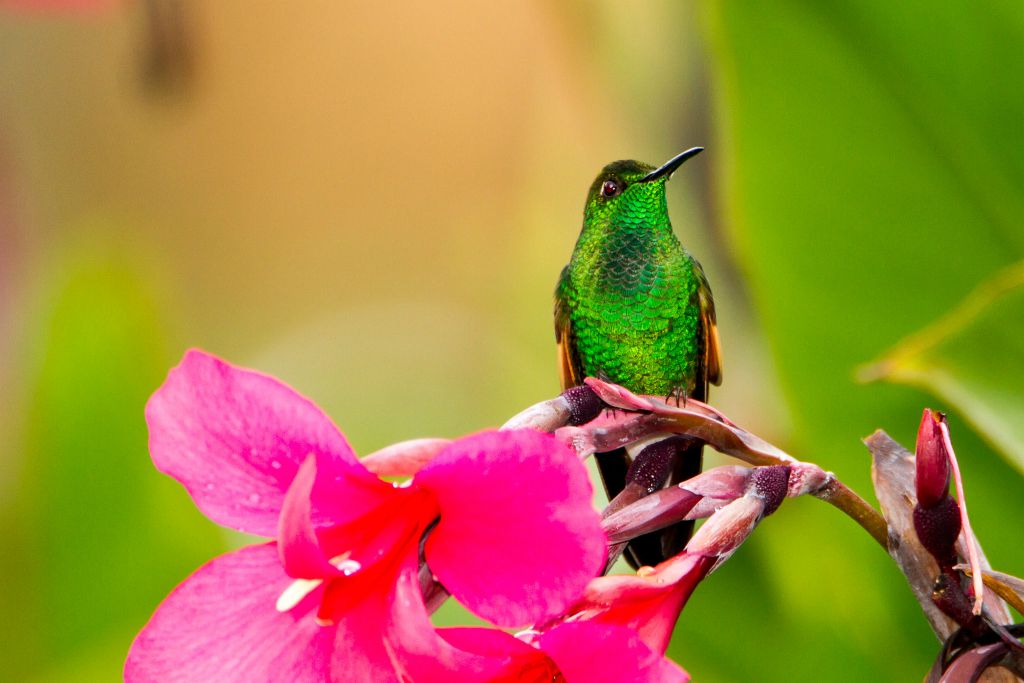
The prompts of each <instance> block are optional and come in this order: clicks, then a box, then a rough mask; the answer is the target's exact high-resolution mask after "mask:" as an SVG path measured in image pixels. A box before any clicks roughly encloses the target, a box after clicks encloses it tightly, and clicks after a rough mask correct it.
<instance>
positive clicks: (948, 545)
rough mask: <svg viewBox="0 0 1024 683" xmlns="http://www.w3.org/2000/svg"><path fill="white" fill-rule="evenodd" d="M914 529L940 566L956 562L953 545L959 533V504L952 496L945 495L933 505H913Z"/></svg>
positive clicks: (949, 565)
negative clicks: (927, 506) (928, 506)
mask: <svg viewBox="0 0 1024 683" xmlns="http://www.w3.org/2000/svg"><path fill="white" fill-rule="evenodd" d="M914 531H916V532H917V538H918V539H919V540H920V541H921V545H923V546H924V547H925V550H927V551H928V552H929V553H931V554H932V557H934V558H935V560H936V561H937V562H938V563H939V564H940V565H941V566H943V567H951V566H953V565H954V564H956V561H957V559H956V551H955V550H954V549H953V545H954V544H955V543H956V539H957V536H959V535H960V506H959V505H957V502H956V501H955V500H953V498H952V497H950V496H946V497H945V498H944V499H943V500H942V501H941V502H940V503H939V504H938V505H936V506H934V507H930V508H926V507H924V506H923V505H920V504H919V505H917V506H916V507H914Z"/></svg>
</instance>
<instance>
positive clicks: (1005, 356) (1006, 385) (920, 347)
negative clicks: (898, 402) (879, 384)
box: [862, 263, 1024, 472]
mask: <svg viewBox="0 0 1024 683" xmlns="http://www.w3.org/2000/svg"><path fill="white" fill-rule="evenodd" d="M862 376H863V378H865V379H887V380H890V381H894V382H906V383H907V384H913V385H916V386H920V387H924V388H925V389H928V390H930V391H932V392H934V393H935V394H936V395H937V396H939V397H941V398H942V399H943V400H945V401H948V402H949V403H950V404H952V405H955V406H957V407H958V408H960V410H961V411H962V412H963V414H964V417H966V419H967V420H969V421H970V422H971V423H972V424H973V425H974V426H975V427H976V428H977V430H978V432H979V433H980V434H981V435H982V437H984V438H985V439H987V440H989V441H990V442H991V443H992V445H994V446H995V447H996V448H997V449H999V450H1000V452H1002V453H1003V454H1004V455H1005V456H1006V457H1007V458H1009V460H1010V462H1011V463H1012V464H1013V465H1014V466H1015V467H1017V469H1019V470H1021V471H1022V472H1024V386H1022V384H1021V378H1022V377H1024V263H1018V264H1017V265H1015V266H1012V267H1011V268H1008V269H1006V270H1005V271H1003V272H1001V273H999V274H998V275H996V276H995V277H994V278H992V279H990V280H988V281H986V282H985V283H983V284H982V285H981V286H980V287H978V288H977V289H976V290H975V291H974V292H972V293H971V294H970V295H969V296H968V297H967V298H966V299H965V300H964V301H963V302H962V303H961V304H960V305H958V306H957V307H956V308H954V309H953V310H952V311H950V312H949V313H947V314H946V315H945V316H943V317H942V318H940V319H939V320H937V321H935V322H934V323H932V324H931V325H928V326H927V327H925V328H924V329H923V330H921V331H919V332H917V333H916V334H914V335H911V336H910V337H907V338H906V339H904V340H903V341H901V342H900V343H899V344H898V345H897V346H895V347H894V348H893V349H892V350H891V351H889V352H888V353H887V354H886V355H885V356H884V357H883V358H882V359H881V360H880V361H879V362H878V363H876V364H873V365H871V366H869V367H866V368H865V369H864V372H863V373H862Z"/></svg>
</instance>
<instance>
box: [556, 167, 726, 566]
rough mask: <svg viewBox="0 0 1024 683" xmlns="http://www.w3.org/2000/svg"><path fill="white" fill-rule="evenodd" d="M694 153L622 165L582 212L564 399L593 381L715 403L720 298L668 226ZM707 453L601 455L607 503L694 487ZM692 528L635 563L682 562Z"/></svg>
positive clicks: (567, 299) (684, 527) (658, 446)
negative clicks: (632, 488)
mask: <svg viewBox="0 0 1024 683" xmlns="http://www.w3.org/2000/svg"><path fill="white" fill-rule="evenodd" d="M702 151H703V148H702V147H694V148H692V149H689V150H687V151H685V152H683V153H682V154H679V155H677V156H675V157H673V158H672V159H670V160H669V161H667V162H666V163H665V164H663V165H662V166H660V167H658V168H655V167H654V166H651V165H649V164H645V163H641V162H638V161H615V162H613V163H610V164H608V165H607V166H605V167H604V168H603V169H602V170H601V173H600V174H598V176H597V178H596V179H595V180H594V182H593V184H592V185H591V186H590V191H589V192H588V193H587V200H586V204H585V206H584V211H583V229H582V230H581V232H580V236H579V238H578V240H577V242H576V247H575V249H574V250H573V253H572V258H571V259H570V260H569V264H568V265H567V266H565V268H564V269H562V274H561V277H560V278H559V280H558V285H557V287H556V288H555V311H554V315H555V339H556V341H557V342H558V358H559V374H560V378H561V382H562V389H563V390H565V389H569V388H571V387H574V386H578V385H579V384H581V383H582V382H583V379H584V378H585V377H589V376H593V377H598V378H600V379H603V380H606V381H609V382H613V383H615V384H619V385H621V386H624V387H625V388H627V389H629V390H630V391H632V392H634V393H638V394H653V395H658V396H665V397H666V399H668V398H675V400H676V401H677V402H678V401H680V400H685V399H686V398H693V399H696V400H700V401H706V400H707V393H708V384H709V383H711V384H716V385H717V384H719V383H721V378H722V365H721V350H720V347H719V341H718V328H717V323H716V320H715V303H714V299H713V298H712V295H711V287H710V285H709V284H708V280H707V277H706V276H705V275H704V270H703V268H701V265H700V263H699V262H698V261H697V260H696V259H695V258H693V257H692V256H691V255H690V254H689V252H687V251H686V249H685V248H684V247H683V246H682V244H680V242H679V239H678V238H677V237H676V235H675V233H674V232H673V230H672V224H671V222H670V221H669V217H668V203H667V201H666V198H665V185H666V183H667V182H668V180H669V178H671V177H672V174H673V173H674V172H675V171H676V169H678V168H679V167H680V166H681V165H682V164H683V162H685V161H686V160H687V159H691V158H693V157H694V156H696V155H697V154H699V153H700V152H702ZM702 448H703V443H702V442H700V441H698V440H693V439H689V438H687V437H681V436H672V435H662V437H660V438H654V439H649V440H647V441H646V443H644V442H641V443H640V444H637V445H635V446H634V447H632V448H630V450H628V451H627V450H626V449H617V450H615V451H611V452H609V453H602V454H598V456H597V463H598V469H599V471H600V473H601V479H602V480H603V482H604V486H605V489H606V491H607V493H608V498H609V500H612V499H614V497H615V496H616V495H617V494H618V493H619V492H621V491H622V490H623V489H624V488H625V487H626V485H627V484H628V483H631V482H639V483H640V484H642V485H643V488H644V489H645V491H644V493H645V494H650V493H653V492H654V491H656V490H658V489H660V488H662V487H664V486H666V485H672V484H675V483H678V482H680V481H685V480H686V479H689V478H690V477H692V476H695V475H696V474H698V473H699V472H700V469H701V453H702ZM692 532H693V522H681V523H679V524H676V525H674V526H673V527H670V528H668V529H662V530H660V531H655V532H652V533H650V534H646V535H644V536H640V537H638V538H636V539H633V540H632V541H630V543H629V545H628V546H627V548H626V550H625V557H626V560H627V561H628V562H629V563H630V564H631V565H632V566H633V567H634V568H639V567H640V566H644V565H655V564H658V563H659V562H662V561H664V560H665V559H668V558H669V557H672V556H674V555H676V554H678V553H679V552H681V551H682V549H683V547H685V545H686V542H687V540H689V537H690V535H691V534H692Z"/></svg>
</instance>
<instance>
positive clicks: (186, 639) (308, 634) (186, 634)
mask: <svg viewBox="0 0 1024 683" xmlns="http://www.w3.org/2000/svg"><path fill="white" fill-rule="evenodd" d="M291 583H292V579H291V578H289V577H288V576H286V575H285V573H284V571H283V570H282V569H281V564H280V562H279V561H278V558H277V549H276V548H275V547H274V544H265V545H257V546H250V547H247V548H243V549H241V550H238V551H236V552H233V553H229V554H227V555H222V556H221V557H218V558H216V559H214V560H212V561H211V562H209V563H207V564H206V565H204V566H203V567H201V568H200V569H198V570H197V571H196V572H195V573H194V574H193V575H192V576H190V577H189V578H188V579H186V580H185V581H184V582H183V583H182V584H181V585H180V586H178V587H177V588H176V589H175V590H174V591H173V592H172V593H171V594H170V595H169V596H167V598H166V599H165V600H164V601H163V603H162V604H161V605H160V607H159V608H158V609H157V611H156V613H155V614H154V615H153V617H152V618H151V619H150V621H149V623H148V624H147V625H146V627H145V628H143V629H142V632H141V633H139V635H138V636H137V637H136V638H135V642H134V643H132V647H131V651H130V652H129V653H128V661H127V662H126V663H125V670H124V676H125V681H126V682H127V683H147V682H149V681H153V682H158V681H159V682H161V683H193V682H195V681H218V682H219V683H231V682H232V681H238V682H239V683H241V682H243V681H244V682H246V683H248V682H250V681H297V682H305V681H310V682H312V681H327V680H331V678H330V675H329V665H330V664H329V663H330V657H331V652H332V650H333V648H334V629H333V628H324V627H321V626H317V625H316V623H314V621H313V618H312V614H311V612H312V610H313V609H314V608H315V606H316V602H317V597H318V596H317V593H318V592H319V591H314V592H313V593H312V594H310V595H309V596H307V597H306V598H305V599H304V600H303V601H302V602H300V603H299V604H298V605H297V606H296V607H295V608H293V609H292V610H290V611H288V612H284V613H281V612H278V611H277V609H276V608H275V603H276V601H277V599H278V597H279V596H280V594H281V592H282V591H284V589H285V588H286V587H287V586H288V585H290V584H291ZM338 680H346V679H344V678H340V679H338Z"/></svg>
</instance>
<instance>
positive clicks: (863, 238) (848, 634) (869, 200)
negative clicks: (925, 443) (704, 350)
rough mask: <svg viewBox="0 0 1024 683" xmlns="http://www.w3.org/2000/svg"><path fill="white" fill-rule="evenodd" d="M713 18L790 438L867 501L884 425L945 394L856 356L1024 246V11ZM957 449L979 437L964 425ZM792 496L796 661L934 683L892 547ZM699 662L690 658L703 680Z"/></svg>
mask: <svg viewBox="0 0 1024 683" xmlns="http://www.w3.org/2000/svg"><path fill="white" fill-rule="evenodd" d="M708 10H709V11H708V19H709V21H708V27H709V29H710V38H711V44H712V48H713V49H712V52H713V57H714V62H713V68H714V78H713V80H712V82H713V84H714V86H715V88H716V97H717V112H716V122H717V124H718V128H717V131H718V136H719V138H718V141H717V142H718V144H716V145H714V146H711V145H709V148H710V149H711V152H710V153H712V154H713V155H714V156H715V158H717V159H718V160H719V164H720V166H719V169H718V171H719V178H720V182H721V187H722V189H723V198H724V201H723V202H722V205H721V209H722V211H723V212H724V213H723V214H722V215H720V216H719V217H718V218H719V220H721V221H722V225H724V226H727V228H728V230H729V231H730V233H731V234H730V237H731V238H732V243H733V245H734V247H735V249H736V252H737V256H738V258H739V260H740V265H741V268H742V269H743V271H744V273H745V274H746V275H747V279H748V284H749V288H750V292H751V296H752V298H753V300H754V304H755V307H756V309H757V311H758V314H759V316H760V318H761V320H762V321H763V324H764V326H765V328H766V331H767V333H768V338H769V339H770V343H771V346H772V352H773V354H774V357H775V360H776V367H777V371H778V373H779V376H780V380H781V382H782V385H783V389H784V391H785V393H786V395H787V398H788V399H789V402H790V404H791V407H792V410H793V420H794V426H795V428H796V435H795V439H796V441H797V443H795V444H787V446H789V450H790V452H792V453H794V454H795V455H797V456H798V457H803V458H806V459H810V460H814V461H816V462H818V463H819V464H821V465H822V466H823V467H826V468H828V469H832V470H834V471H836V473H837V474H838V475H839V476H840V477H841V478H842V479H843V480H844V481H846V482H847V483H849V484H851V485H852V486H853V487H854V488H856V489H857V490H859V491H861V492H862V493H866V492H867V491H869V490H870V489H869V487H870V483H869V480H868V472H869V467H868V462H867V459H866V458H865V457H864V455H863V452H862V451H861V450H860V443H859V441H860V438H861V437H862V436H864V435H865V434H867V433H869V432H871V431H872V430H873V429H875V428H876V427H884V428H886V429H887V430H888V431H890V433H892V434H893V435H894V437H896V438H897V439H898V440H901V441H904V442H912V441H913V434H914V428H915V426H916V424H917V417H918V416H919V415H920V409H921V407H922V406H923V405H925V404H927V403H930V402H931V401H929V399H927V398H926V397H924V396H923V395H921V394H920V393H919V392H918V391H915V390H911V389H908V388H904V387H900V386H895V385H886V384H872V385H858V384H857V383H856V382H855V379H854V372H855V369H856V368H857V367H858V366H859V365H861V364H862V363H864V362H865V361H866V360H869V359H871V358H873V357H877V356H878V355H879V354H881V353H882V352H883V351H884V350H885V349H887V348H890V347H891V346H892V345H893V344H894V343H896V341H897V340H899V339H900V338H902V337H904V336H906V335H907V334H910V333H911V332H913V331H914V330H917V329H919V328H921V327H923V326H924V325H925V324H926V323H928V322H929V321H931V320H934V319H935V318H937V317H938V316H940V315H941V314H942V313H944V312H945V311H946V310H948V308H949V302H953V301H958V300H960V299H961V298H962V297H963V296H964V295H965V294H966V293H967V292H968V291H969V290H970V289H971V288H972V287H974V286H975V285H976V284H977V283H978V282H980V281H982V280H983V279H985V278H986V277H988V276H989V275H990V274H991V273H993V272H995V271H997V270H998V269H1000V268H1002V267H1004V266H1007V265H1009V264H1010V263H1013V262H1015V261H1017V260H1019V259H1020V258H1021V257H1022V256H1024V230H1022V229H1021V226H1024V154H1021V152H1020V147H1019V146H1018V145H1012V144H1007V140H1011V139H1016V137H1017V133H1016V131H1017V130H1018V128H1019V121H1020V120H1021V118H1022V116H1024V91H1022V90H1021V89H1020V88H1019V87H1018V86H1017V83H1016V81H1017V76H1016V74H1019V73H1021V70H1022V68H1024V52H1022V51H1021V50H1020V49H1019V46H1020V45H1021V44H1022V41H1024V12H1021V9H1020V5H1019V4H1018V3H1014V2H1009V1H1003V2H989V3H985V9H984V11H980V9H979V7H977V6H974V5H968V4H960V5H957V4H952V5H950V4H943V5H936V4H935V3H924V2H912V3H888V2H881V1H879V0H875V1H871V2H863V1H857V2H853V1H852V0H844V1H841V2H835V3H818V2H812V1H811V0H786V1H783V2H779V3H738V2H724V1H719V2H715V3H712V4H710V5H708ZM716 149H717V150H718V151H717V153H715V150H716ZM712 284H713V283H712ZM722 342H723V344H724V347H725V355H726V363H727V364H728V354H729V344H730V342H729V339H728V338H723V339H722ZM736 381H742V380H741V379H740V380H738V379H737V378H736V377H732V378H729V376H728V375H727V378H726V382H727V383H729V382H736ZM737 417H742V416H737ZM957 443H958V444H961V443H962V444H964V445H963V447H962V449H963V450H965V451H966V452H970V451H971V450H972V448H973V447H974V444H973V443H969V442H968V439H967V437H966V435H965V436H962V435H961V434H960V433H959V432H958V434H957ZM958 450H959V449H958ZM974 450H975V451H977V450H978V449H977V448H974ZM965 468H966V469H968V470H969V471H968V472H966V473H965V477H967V478H968V479H970V478H972V477H975V478H978V479H982V480H986V481H987V482H989V483H993V482H999V480H1000V477H1003V478H1005V466H1004V465H1003V464H1002V463H1001V462H999V460H998V459H997V458H984V457H974V458H971V459H970V461H969V465H965ZM968 486H969V487H970V483H969V484H968ZM1019 498H1020V497H1019V496H1016V499H1019ZM1007 500H1009V501H1010V502H1009V504H1008V505H1007ZM974 501H978V502H977V503H974V505H972V513H973V515H975V516H977V517H978V519H979V526H980V527H983V528H984V527H986V526H987V525H986V521H985V520H994V522H993V523H994V524H998V521H995V520H1000V519H1006V518H1008V516H1012V515H1014V514H1024V504H1022V503H1021V501H1020V500H1015V499H1014V498H1012V497H1007V496H1002V495H1001V494H997V493H996V491H993V490H986V491H984V495H974V496H973V497H972V503H973V502H974ZM787 507H788V506H783V508H782V509H781V510H780V511H779V513H778V514H776V515H774V516H773V517H772V519H771V520H768V522H766V524H765V525H764V528H765V532H766V533H767V534H768V536H767V537H765V533H759V536H761V537H762V538H765V540H766V541H769V542H770V543H769V548H768V550H767V553H768V555H769V556H770V557H771V559H772V560H773V565H774V563H778V567H780V568H782V567H784V568H785V569H784V570H781V569H780V570H779V571H778V576H777V578H778V582H779V583H778V590H779V591H780V593H781V597H780V602H781V604H783V605H784V614H785V616H784V617H783V618H780V619H779V627H778V628H777V629H775V630H774V631H773V636H774V637H775V638H777V639H779V640H780V641H783V642H785V643H787V647H786V648H785V651H786V654H787V655H788V658H787V659H785V660H778V661H775V662H774V663H775V664H776V665H777V666H778V667H779V668H778V670H779V671H785V672H786V676H788V677H790V678H796V679H800V678H809V677H812V676H813V677H819V676H820V675H821V672H833V673H829V674H828V675H827V676H826V678H829V679H861V680H906V679H908V678H919V677H920V676H921V675H922V674H923V673H924V671H926V670H927V668H928V663H929V662H930V661H931V659H932V658H933V656H934V654H935V651H936V648H937V642H936V641H935V640H934V637H933V636H932V635H931V634H930V633H929V631H928V628H927V625H926V623H925V622H924V619H922V618H921V616H920V614H919V613H917V610H916V605H915V603H914V601H913V598H912V596H911V595H910V593H909V591H907V590H906V588H905V586H901V585H900V584H899V581H900V578H899V575H898V573H897V572H896V571H895V569H894V568H892V567H891V565H890V566H889V567H888V568H887V567H886V564H888V562H887V558H884V557H880V553H879V551H878V549H877V548H874V547H872V546H871V545H870V542H869V541H868V539H867V538H866V537H865V536H864V535H863V534H861V533H860V532H858V531H857V530H856V529H854V528H853V527H852V525H849V524H848V523H846V522H845V521H844V520H840V519H838V518H836V517H835V516H833V515H830V513H829V511H826V510H804V511H805V512H806V513H807V514H805V515H803V517H799V518H798V517H797V516H796V515H795V514H794V513H792V512H789V511H787ZM804 508H806V506H804ZM1003 526H1004V525H1003ZM769 529H770V531H769ZM759 532H760V530H759ZM996 532H997V533H1001V532H1000V531H999V530H996ZM979 533H982V534H984V535H986V536H988V529H985V530H984V531H979ZM999 552H1000V550H999V548H998V547H996V548H994V550H993V552H992V553H991V554H992V555H998V554H999ZM1008 552H1017V553H1018V556H1019V551H1013V550H1012V549H1010V550H1008ZM1018 561H1019V557H1018ZM684 618H685V615H684ZM797 648H799V653H800V654H799V656H798V657H796V656H793V652H794V651H795V650H796V649H797ZM763 652H764V651H763V649H762V653H763ZM840 652H841V653H843V654H842V661H843V669H842V670H841V671H836V670H835V669H834V666H833V663H834V662H835V661H837V657H838V654H837V653H840ZM691 655H692V656H695V657H699V653H693V652H687V654H686V655H685V657H684V658H683V659H682V660H681V661H683V662H684V663H686V664H687V666H688V668H690V669H691V672H693V673H694V674H695V675H698V676H700V674H701V671H700V670H699V669H697V668H696V667H692V666H690V660H688V659H686V657H689V656H691ZM769 656H771V655H769ZM769 668H771V665H770V664H769ZM702 678H703V676H702Z"/></svg>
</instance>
